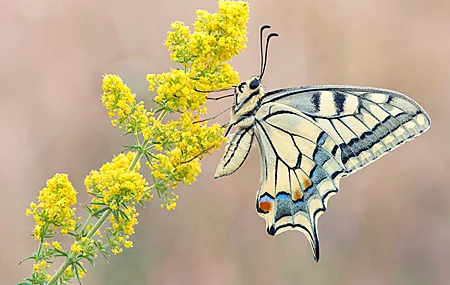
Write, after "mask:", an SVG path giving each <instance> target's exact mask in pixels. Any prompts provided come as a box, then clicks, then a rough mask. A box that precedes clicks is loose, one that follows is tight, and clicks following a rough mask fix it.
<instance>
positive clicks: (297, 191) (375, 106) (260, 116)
mask: <svg viewBox="0 0 450 285" xmlns="http://www.w3.org/2000/svg"><path fill="white" fill-rule="evenodd" d="M267 28H270V26H268V25H265V26H263V27H261V30H260V42H261V70H260V75H259V76H254V77H252V78H250V79H249V80H247V81H245V82H242V83H241V84H239V85H238V86H234V87H233V88H234V94H232V95H229V96H233V97H234V104H233V106H232V108H231V119H230V122H229V126H228V129H227V131H226V134H225V135H226V136H227V138H228V144H227V146H226V149H225V153H224V155H223V157H222V158H221V160H220V163H219V165H218V167H217V170H216V173H215V177H216V178H218V177H221V176H226V175H230V174H232V173H234V172H235V171H236V170H238V169H239V168H240V167H241V165H242V164H243V163H244V161H245V159H246V158H247V156H248V154H249V152H250V149H251V147H252V143H253V141H254V139H255V138H256V141H257V142H258V145H259V149H260V152H261V168H262V170H261V184H260V187H259V189H258V191H257V195H256V210H257V212H258V214H259V215H260V216H261V217H263V218H264V219H265V221H266V228H267V232H268V233H269V234H270V235H277V234H280V233H282V232H285V231H288V230H298V231H301V232H303V233H304V234H305V236H306V237H307V239H308V241H309V242H310V244H311V248H312V251H313V255H314V259H315V260H316V261H318V260H319V256H320V250H319V236H318V229H317V220H318V218H319V217H320V216H321V215H322V214H323V213H324V212H325V211H326V209H327V204H328V200H329V199H330V197H331V196H333V195H334V194H336V193H337V192H338V191H339V181H340V179H341V178H343V177H346V176H348V175H350V174H352V173H354V172H355V171H357V170H359V169H361V168H363V167H364V166H366V165H368V164H370V163H371V162H373V161H375V160H377V159H378V158H380V157H382V156H383V155H384V154H386V153H388V152H389V151H392V150H393V149H395V148H396V147H398V146H400V145H402V144H404V143H405V142H407V141H410V140H412V139H413V138H415V137H417V136H419V135H420V134H422V133H423V132H425V131H426V130H428V128H429V127H430V118H429V116H428V115H427V114H426V112H425V111H424V110H423V109H422V107H420V106H419V105H418V104H417V103H416V102H414V101H413V100H412V99H411V98H408V97H407V96H405V95H403V94H401V93H398V92H396V91H391V90H385V89H378V88H371V87H355V86H339V85H323V86H307V87H298V88H286V89H280V90H275V91H270V92H267V93H265V92H264V88H263V86H262V85H261V79H262V77H263V75H264V71H265V68H266V63H267V50H268V46H269V40H270V38H271V37H275V36H278V34H276V33H271V34H269V35H268V36H267V39H266V46H265V56H263V43H262V37H263V31H264V30H265V29H267ZM231 130H234V132H233V133H231V134H230V131H231Z"/></svg>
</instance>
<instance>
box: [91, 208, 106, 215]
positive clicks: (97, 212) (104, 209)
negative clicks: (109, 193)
mask: <svg viewBox="0 0 450 285" xmlns="http://www.w3.org/2000/svg"><path fill="white" fill-rule="evenodd" d="M107 210H109V208H107V207H105V208H102V209H100V210H97V211H96V212H94V213H93V214H92V215H93V216H95V217H98V216H100V214H101V213H103V212H105V211H107Z"/></svg>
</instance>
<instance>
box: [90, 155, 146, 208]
mask: <svg viewBox="0 0 450 285" xmlns="http://www.w3.org/2000/svg"><path fill="white" fill-rule="evenodd" d="M135 155H136V153H134V152H128V153H127V154H120V155H118V156H116V157H115V158H114V159H113V161H112V162H108V163H105V164H104V165H103V166H102V167H101V168H100V171H91V173H90V174H89V175H88V176H87V177H86V179H85V181H84V183H85V185H86V189H87V192H88V193H89V194H91V195H93V196H94V197H93V198H92V201H91V203H92V208H93V209H94V210H98V209H99V208H100V206H101V205H106V206H107V207H109V208H110V209H111V210H113V211H114V210H117V209H119V207H120V206H122V205H125V204H126V205H134V204H136V203H139V202H141V201H145V200H148V199H151V195H150V192H149V190H148V183H147V181H146V180H145V178H144V177H143V176H142V175H141V174H140V173H139V172H138V171H139V164H138V165H137V166H136V168H135V169H134V170H129V167H130V164H131V161H132V160H133V158H134V156H135Z"/></svg>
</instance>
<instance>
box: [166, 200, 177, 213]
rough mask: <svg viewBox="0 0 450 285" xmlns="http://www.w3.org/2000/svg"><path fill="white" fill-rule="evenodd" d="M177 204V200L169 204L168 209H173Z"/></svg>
mask: <svg viewBox="0 0 450 285" xmlns="http://www.w3.org/2000/svg"><path fill="white" fill-rule="evenodd" d="M176 206H177V202H173V203H172V204H170V205H168V206H167V210H168V211H171V210H173V209H175V207H176Z"/></svg>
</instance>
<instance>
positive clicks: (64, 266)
mask: <svg viewBox="0 0 450 285" xmlns="http://www.w3.org/2000/svg"><path fill="white" fill-rule="evenodd" d="M166 114H167V110H163V111H162V112H161V113H160V114H159V116H158V119H157V120H162V119H163V118H164V117H165V116H166ZM149 142H150V140H144V141H143V142H142V145H141V147H140V148H139V149H138V151H137V152H136V155H135V156H134V158H133V160H132V161H131V163H130V167H129V168H128V169H129V170H134V169H135V168H136V165H137V164H138V162H139V160H140V159H141V157H142V155H143V154H144V149H145V148H146V147H147V145H148V143H149ZM111 212H112V211H111V209H108V210H106V211H105V212H103V214H102V216H101V217H100V218H99V219H98V221H97V222H96V223H95V225H94V226H93V227H92V228H91V230H90V231H89V232H88V233H87V235H86V237H87V238H88V239H91V238H92V237H93V236H94V234H95V232H96V231H97V230H98V229H99V228H100V227H101V226H102V225H103V223H104V222H105V221H106V220H107V219H108V217H109V215H110V214H111ZM92 218H93V215H92V214H90V215H89V216H88V218H87V220H86V222H85V223H84V224H83V227H82V228H81V232H83V230H84V229H85V228H86V227H87V225H88V224H89V222H90V221H91V219H92ZM41 247H42V242H41V243H40V244H39V249H38V252H39V251H40V248H41ZM77 254H78V253H76V252H71V253H70V254H69V255H68V256H67V258H66V260H65V261H64V263H63V264H62V265H61V266H60V267H59V268H58V270H57V271H56V272H55V274H54V275H53V276H52V278H51V279H50V281H49V282H48V283H47V285H54V284H56V282H57V281H58V280H59V278H61V275H63V274H64V271H66V269H67V267H69V265H71V264H72V262H73V260H74V258H75V257H76V256H77Z"/></svg>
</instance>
